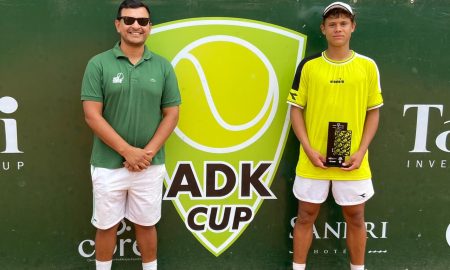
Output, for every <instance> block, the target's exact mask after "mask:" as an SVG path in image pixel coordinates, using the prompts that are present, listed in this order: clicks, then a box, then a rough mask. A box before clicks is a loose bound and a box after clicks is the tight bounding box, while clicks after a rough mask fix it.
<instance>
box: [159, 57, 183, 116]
mask: <svg viewBox="0 0 450 270" xmlns="http://www.w3.org/2000/svg"><path fill="white" fill-rule="evenodd" d="M165 69H166V70H165V74H164V76H165V83H164V90H163V93H162V97H161V107H162V108H165V107H172V106H177V105H180V104H181V96H180V90H179V88H178V81H177V77H176V75H175V71H174V69H173V67H172V65H171V64H170V63H169V62H166V65H165Z"/></svg>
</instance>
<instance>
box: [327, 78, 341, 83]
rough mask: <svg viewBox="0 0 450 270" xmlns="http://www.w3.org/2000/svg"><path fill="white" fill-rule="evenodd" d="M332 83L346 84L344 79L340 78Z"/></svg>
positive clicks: (331, 81)
mask: <svg viewBox="0 0 450 270" xmlns="http://www.w3.org/2000/svg"><path fill="white" fill-rule="evenodd" d="M330 83H344V79H341V78H338V79H334V80H330Z"/></svg>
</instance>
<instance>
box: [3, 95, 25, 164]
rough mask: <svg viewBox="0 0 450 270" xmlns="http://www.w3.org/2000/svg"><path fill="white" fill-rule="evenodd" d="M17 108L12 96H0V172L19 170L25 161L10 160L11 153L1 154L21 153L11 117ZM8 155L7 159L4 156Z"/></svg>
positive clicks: (15, 124)
mask: <svg viewBox="0 0 450 270" xmlns="http://www.w3.org/2000/svg"><path fill="white" fill-rule="evenodd" d="M18 108H19V103H18V102H17V100H16V99H14V98H13V97H8V96H5V97H1V98H0V123H2V124H3V126H2V125H0V150H2V152H0V172H5V171H11V170H17V171H18V170H21V169H22V168H23V167H24V165H25V163H24V162H23V161H20V160H16V159H15V160H10V159H9V157H11V155H7V156H6V155H1V154H22V153H23V152H22V151H21V150H20V148H19V140H18V136H17V121H16V119H14V118H11V115H12V114H14V113H15V112H16V111H17V110H18ZM6 157H8V159H7V158H6Z"/></svg>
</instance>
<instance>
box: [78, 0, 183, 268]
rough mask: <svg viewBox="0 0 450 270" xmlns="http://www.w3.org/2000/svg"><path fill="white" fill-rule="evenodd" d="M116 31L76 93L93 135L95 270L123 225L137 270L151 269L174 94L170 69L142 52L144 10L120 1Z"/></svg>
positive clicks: (146, 24)
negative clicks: (128, 225) (128, 227)
mask: <svg viewBox="0 0 450 270" xmlns="http://www.w3.org/2000/svg"><path fill="white" fill-rule="evenodd" d="M115 26H116V29H117V32H118V33H119V35H120V42H118V43H117V44H116V45H115V46H114V48H113V49H111V50H108V51H106V52H103V53H101V54H99V55H96V56H94V57H93V58H92V59H91V60H90V61H89V63H88V65H87V67H86V71H85V74H84V78H83V83H82V90H81V100H82V101H83V110H84V113H85V119H86V122H87V124H88V126H89V127H90V128H91V129H92V130H93V132H94V144H93V149H92V156H91V174H92V185H93V193H94V202H93V203H94V210H93V211H94V213H93V216H92V220H91V222H92V224H93V225H94V226H95V227H96V228H97V233H96V237H95V254H96V266H97V269H100V270H102V269H111V264H112V256H113V251H114V247H115V245H116V233H117V229H118V226H119V223H120V221H121V220H122V219H123V218H127V219H128V220H130V221H131V222H133V223H134V225H135V231H136V240H137V243H138V247H139V251H140V253H141V257H142V267H143V269H144V270H147V269H156V243H157V240H156V238H157V236H156V228H155V224H156V223H157V222H158V221H159V219H160V216H161V198H162V184H163V178H164V175H165V174H166V170H165V166H164V159H165V156H164V143H165V141H166V140H167V138H168V137H169V135H170V134H171V133H172V131H173V130H174V128H175V126H176V124H177V121H178V111H179V108H178V106H179V104H180V102H181V99H180V93H179V89H178V83H177V80H176V77H175V73H174V70H173V68H172V66H171V65H170V63H169V62H168V61H167V60H166V59H164V58H162V57H161V56H159V55H156V54H154V53H152V52H150V51H149V50H148V49H147V47H146V46H145V41H146V39H147V37H148V35H149V33H150V29H151V23H150V10H149V8H148V6H147V5H145V4H144V3H142V2H141V1H140V0H125V1H123V2H122V3H121V5H120V7H119V10H118V14H117V19H116V21H115Z"/></svg>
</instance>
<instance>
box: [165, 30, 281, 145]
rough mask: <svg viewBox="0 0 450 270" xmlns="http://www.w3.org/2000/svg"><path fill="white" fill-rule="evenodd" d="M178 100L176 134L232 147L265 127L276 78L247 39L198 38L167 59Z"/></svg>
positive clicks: (197, 142) (271, 113)
mask: <svg viewBox="0 0 450 270" xmlns="http://www.w3.org/2000/svg"><path fill="white" fill-rule="evenodd" d="M172 64H173V65H174V67H175V71H176V74H177V77H178V81H179V85H180V90H181V94H182V97H183V105H182V106H181V111H180V120H179V123H178V127H177V129H176V131H175V132H176V133H177V135H178V136H179V137H180V138H181V139H183V140H184V141H185V142H187V143H188V144H190V145H191V146H193V147H195V148H197V149H200V150H203V151H207V152H222V153H223V152H233V151H237V150H239V149H242V148H245V147H246V146H248V145H250V144H252V143H253V142H254V141H256V140H257V139H258V138H259V137H260V136H262V135H263V134H264V132H265V131H266V130H267V128H268V127H269V126H270V123H271V121H272V120H273V117H274V115H275V112H276V106H277V104H278V83H277V80H276V76H275V72H274V70H273V67H272V66H271V64H270V62H269V61H268V60H267V58H266V57H265V56H264V54H263V53H262V52H261V51H259V50H258V49H257V48H256V47H255V46H253V45H252V44H251V43H249V42H247V41H245V40H242V39H239V38H236V37H231V36H210V37H207V38H203V39H200V40H197V41H195V42H193V43H191V44H189V45H188V46H186V47H185V48H184V49H183V50H181V51H180V52H179V53H178V55H177V56H176V57H175V58H174V60H173V61H172Z"/></svg>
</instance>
